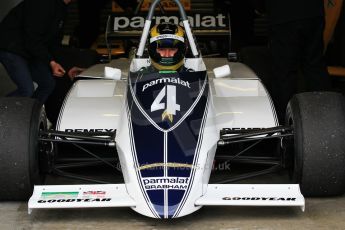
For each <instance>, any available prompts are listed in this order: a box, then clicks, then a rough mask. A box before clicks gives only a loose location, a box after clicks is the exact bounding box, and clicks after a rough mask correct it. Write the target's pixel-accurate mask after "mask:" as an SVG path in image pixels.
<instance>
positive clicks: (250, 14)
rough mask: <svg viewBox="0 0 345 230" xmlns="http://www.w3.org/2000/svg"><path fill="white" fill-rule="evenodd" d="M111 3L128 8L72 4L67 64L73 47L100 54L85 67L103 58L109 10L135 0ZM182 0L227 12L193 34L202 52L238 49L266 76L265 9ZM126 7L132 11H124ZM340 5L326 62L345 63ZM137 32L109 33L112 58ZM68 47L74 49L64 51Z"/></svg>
mask: <svg viewBox="0 0 345 230" xmlns="http://www.w3.org/2000/svg"><path fill="white" fill-rule="evenodd" d="M20 1H21V0H7V1H1V3H0V20H2V18H3V17H4V16H5V15H6V14H7V12H8V11H9V9H11V8H12V7H13V6H14V5H16V4H17V3H18V2H20ZM115 2H116V3H117V5H118V6H120V7H122V8H123V9H127V10H126V11H125V12H123V13H119V12H112V11H114V5H113V4H114V1H113V0H88V1H76V2H74V3H72V4H71V5H70V7H69V13H68V14H67V18H66V21H65V26H64V31H63V34H64V38H65V39H63V44H64V45H65V50H64V51H63V53H64V55H62V56H64V57H66V56H70V58H68V59H69V60H65V62H67V63H66V64H67V66H70V65H78V64H80V63H69V62H70V61H73V60H76V58H75V57H76V56H75V55H70V54H71V52H72V53H75V51H76V50H79V51H80V49H83V50H84V49H92V50H97V51H98V53H100V56H98V57H97V60H93V59H92V60H91V59H89V60H86V61H82V62H83V63H81V64H82V65H84V66H88V65H90V64H93V62H94V61H105V60H106V58H105V56H107V49H106V44H105V39H104V34H105V29H106V22H107V18H108V15H113V17H116V16H124V17H133V16H134V11H135V8H136V7H137V4H138V3H137V0H126V1H124V0H116V1H115ZM186 2H188V3H189V4H190V10H187V14H191V15H193V14H200V15H213V16H216V15H217V14H219V13H221V14H223V15H224V16H225V17H226V19H225V21H226V25H227V27H226V28H222V30H221V29H219V28H210V29H209V30H204V31H203V33H200V36H199V35H198V34H197V33H196V34H197V39H198V42H199V46H200V49H201V51H202V54H203V56H204V57H207V56H210V57H225V56H227V54H228V53H229V52H230V51H233V52H237V53H239V54H240V60H241V61H242V62H245V63H246V64H248V65H249V66H250V67H252V68H253V69H254V70H255V71H256V72H257V73H258V75H259V76H261V77H263V78H264V79H266V78H267V76H268V75H270V74H269V68H270V67H269V61H268V54H267V52H266V47H267V34H268V30H267V19H266V17H265V15H264V11H263V10H262V9H260V7H259V6H257V5H255V4H253V1H251V0H226V1H220V0H186ZM144 4H145V3H144ZM130 8H131V9H132V10H131V11H128V9H130ZM344 8H345V5H343V10H342V13H341V16H340V19H339V21H338V24H337V26H336V29H335V32H334V36H333V38H332V40H331V42H330V44H329V46H328V48H327V51H326V57H327V63H328V64H329V65H332V66H343V67H345V14H344V12H345V10H344ZM167 13H168V14H170V15H171V14H176V13H177V12H171V11H167ZM138 15H146V12H142V13H140V12H139V14H138ZM229 17H230V19H231V30H229V27H230V24H229V20H228V18H229ZM140 31H141V30H138V32H139V34H135V35H131V36H127V35H126V33H123V31H122V32H121V31H120V32H118V33H112V36H113V40H112V54H113V58H117V57H128V55H129V53H130V48H131V47H133V46H136V44H137V42H138V39H139V35H140ZM230 34H231V36H230ZM248 47H250V48H248ZM66 48H68V49H72V50H73V49H74V50H73V51H67V52H66ZM66 54H67V55H66ZM102 54H103V59H102ZM81 56H85V55H81ZM1 68H2V67H0V69H1ZM0 71H1V72H0V75H4V71H3V70H0ZM2 78H3V77H2ZM2 78H1V79H2ZM344 80H345V78H340V79H337V80H336V81H337V84H338V85H341V84H343V83H342V82H343V81H344ZM2 82H3V80H2ZM9 84H10V83H9ZM1 85H2V86H0V92H3V91H4V90H6V89H4V87H5V86H4V84H3V83H2V84H1ZM6 88H8V87H6Z"/></svg>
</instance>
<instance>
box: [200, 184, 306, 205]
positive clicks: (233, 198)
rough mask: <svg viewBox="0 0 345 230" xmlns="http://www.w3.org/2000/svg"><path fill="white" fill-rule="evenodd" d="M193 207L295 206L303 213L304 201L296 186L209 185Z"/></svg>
mask: <svg viewBox="0 0 345 230" xmlns="http://www.w3.org/2000/svg"><path fill="white" fill-rule="evenodd" d="M195 205H214V206H297V207H300V208H301V209H302V211H304V208H305V200H304V197H303V195H302V194H301V191H300V188H299V185H297V184H209V185H208V188H207V193H206V194H205V195H204V196H202V197H201V198H199V199H197V200H196V202H195Z"/></svg>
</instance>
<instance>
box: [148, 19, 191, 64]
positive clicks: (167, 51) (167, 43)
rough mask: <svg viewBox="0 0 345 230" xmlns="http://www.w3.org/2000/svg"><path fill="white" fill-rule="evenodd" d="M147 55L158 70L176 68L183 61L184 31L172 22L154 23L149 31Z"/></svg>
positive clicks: (184, 48) (184, 47)
mask: <svg viewBox="0 0 345 230" xmlns="http://www.w3.org/2000/svg"><path fill="white" fill-rule="evenodd" d="M148 50H149V55H150V58H151V63H152V65H153V66H154V67H155V68H156V69H158V70H177V69H179V68H180V67H181V66H182V65H183V63H184V56H185V53H186V45H185V33H184V30H183V28H182V27H180V26H178V25H175V24H172V23H162V24H159V25H155V26H154V27H153V28H152V29H151V31H150V40H149V47H148Z"/></svg>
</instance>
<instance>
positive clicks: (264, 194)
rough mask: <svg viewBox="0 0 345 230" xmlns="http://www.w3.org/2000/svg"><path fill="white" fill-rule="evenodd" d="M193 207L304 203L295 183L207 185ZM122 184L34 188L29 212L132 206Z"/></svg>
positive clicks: (132, 200) (297, 204) (130, 199)
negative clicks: (51, 209)
mask: <svg viewBox="0 0 345 230" xmlns="http://www.w3.org/2000/svg"><path fill="white" fill-rule="evenodd" d="M195 205H196V206H209V205H214V206H297V207H300V208H301V209H302V211H304V207H305V200H304V197H303V195H302V194H301V191H300V188H299V185H298V184H209V185H208V188H207V192H206V194H205V195H203V196H202V197H200V198H196V201H195ZM135 206H136V203H135V200H134V199H133V198H132V197H130V196H129V195H128V193H127V189H126V186H125V184H100V185H46V186H35V188H34V192H33V195H32V197H31V198H30V200H29V204H28V211H29V213H31V212H32V210H33V209H50V208H100V207H135Z"/></svg>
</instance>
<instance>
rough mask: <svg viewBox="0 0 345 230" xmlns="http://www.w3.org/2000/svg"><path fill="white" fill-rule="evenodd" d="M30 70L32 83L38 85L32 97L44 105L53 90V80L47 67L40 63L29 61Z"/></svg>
mask: <svg viewBox="0 0 345 230" xmlns="http://www.w3.org/2000/svg"><path fill="white" fill-rule="evenodd" d="M30 70H31V75H32V79H33V81H34V82H36V83H37V84H38V87H37V89H36V91H35V92H34V94H33V97H34V98H37V99H38V100H39V101H40V102H41V103H43V104H44V103H45V102H46V100H47V98H48V97H49V95H50V94H51V93H52V92H53V90H54V87H55V79H54V78H53V75H52V72H51V70H50V67H49V65H48V64H45V63H42V62H40V61H31V62H30Z"/></svg>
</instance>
